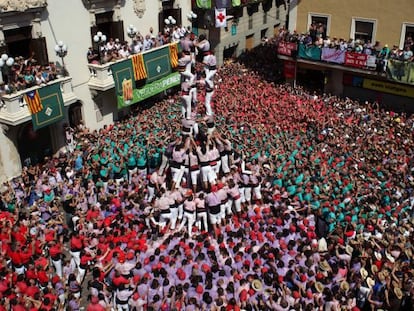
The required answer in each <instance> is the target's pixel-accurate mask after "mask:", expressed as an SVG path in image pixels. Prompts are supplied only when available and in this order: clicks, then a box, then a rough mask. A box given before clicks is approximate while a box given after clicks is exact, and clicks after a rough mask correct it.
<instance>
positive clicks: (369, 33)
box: [350, 18, 376, 42]
mask: <svg viewBox="0 0 414 311" xmlns="http://www.w3.org/2000/svg"><path fill="white" fill-rule="evenodd" d="M375 32H376V21H375V20H370V19H364V18H353V19H352V24H351V36H350V38H353V39H354V40H362V41H364V42H367V41H368V40H369V41H371V42H375Z"/></svg>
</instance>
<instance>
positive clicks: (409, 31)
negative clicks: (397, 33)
mask: <svg viewBox="0 0 414 311" xmlns="http://www.w3.org/2000/svg"><path fill="white" fill-rule="evenodd" d="M413 41H414V24H409V23H403V24H402V29H401V38H400V46H399V47H400V49H403V48H404V47H405V46H406V45H409V46H411V50H413V48H414V45H413V44H414V43H413Z"/></svg>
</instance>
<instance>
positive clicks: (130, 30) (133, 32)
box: [127, 25, 138, 39]
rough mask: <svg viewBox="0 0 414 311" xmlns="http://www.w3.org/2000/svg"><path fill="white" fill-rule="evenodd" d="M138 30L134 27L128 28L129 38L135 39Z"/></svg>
mask: <svg viewBox="0 0 414 311" xmlns="http://www.w3.org/2000/svg"><path fill="white" fill-rule="evenodd" d="M137 32H138V31H137V28H136V27H135V26H134V25H129V26H128V28H127V35H128V37H130V38H131V39H134V38H135V36H136V34H137Z"/></svg>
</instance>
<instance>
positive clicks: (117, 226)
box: [0, 34, 414, 311]
mask: <svg viewBox="0 0 414 311" xmlns="http://www.w3.org/2000/svg"><path fill="white" fill-rule="evenodd" d="M180 40H182V44H181V45H182V47H183V52H182V55H181V56H180V60H179V66H180V67H179V68H180V72H181V76H182V83H181V91H180V92H179V94H174V95H170V96H169V97H168V98H166V99H163V100H160V101H158V102H156V103H154V104H153V105H152V106H151V107H149V108H146V109H137V110H136V111H133V112H131V114H130V115H129V116H128V117H127V118H125V119H124V120H121V121H116V122H114V123H113V124H110V125H108V126H105V127H103V128H102V129H99V130H90V129H88V128H87V127H85V126H84V125H82V124H81V125H80V126H78V127H77V128H75V129H70V128H69V127H67V130H66V134H67V136H66V138H67V148H66V150H65V151H62V152H60V153H58V154H57V155H55V156H53V157H51V158H47V159H45V160H44V162H42V163H41V164H38V165H33V166H29V167H24V168H23V171H22V175H21V177H19V178H15V179H13V180H11V181H10V182H9V183H5V184H4V185H3V189H2V192H1V193H2V195H1V201H0V207H1V212H0V222H1V226H0V237H1V253H0V297H1V303H0V310H13V311H20V310H72V311H77V310H80V308H81V307H84V308H85V309H86V310H88V311H93V310H135V311H138V310H163V311H167V310H186V311H190V310H216V311H218V310H220V311H221V310H226V311H230V310H310V311H311V310H312V311H313V310H332V311H339V310H347V311H358V310H407V311H408V310H412V309H413V297H414V282H413V280H414V276H413V273H414V270H413V267H414V266H413V264H414V262H413V255H412V252H413V243H414V240H413V237H414V233H413V231H414V230H413V229H414V227H413V225H414V222H413V205H414V192H413V188H414V177H413V171H414V167H413V164H414V162H413V159H414V157H413V152H414V142H413V130H414V119H413V117H412V116H409V115H406V114H404V113H396V112H393V111H384V110H382V109H381V108H380V107H379V105H378V104H377V103H368V102H366V103H359V102H357V101H354V100H351V99H349V98H339V97H336V96H330V95H327V94H314V93H309V92H307V91H306V90H304V89H303V88H301V87H296V88H293V87H292V86H290V85H276V84H275V83H273V82H268V81H267V80H266V79H263V77H262V76H261V75H259V74H258V73H257V72H256V71H253V70H250V69H248V68H247V67H246V66H245V65H243V64H240V63H238V62H234V63H233V62H231V63H226V64H225V65H223V66H222V67H220V68H217V67H216V66H217V64H215V57H214V51H212V50H211V48H210V45H209V42H208V39H207V38H206V37H205V36H200V37H199V38H197V40H196V41H193V40H192V38H191V37H190V36H186V35H185V34H183V35H182V36H181V38H180ZM261 48H266V47H265V46H263V47H258V49H259V50H260V49H261ZM196 51H197V52H198V55H199V56H198V57H199V61H200V62H198V61H196V57H195V55H194V54H195V53H196ZM255 53H258V52H257V51H256V52H255ZM251 55H253V56H256V55H260V53H259V54H249V53H247V54H246V55H245V56H244V57H245V60H249V63H252V62H253V61H252V60H251V59H249V57H250V56H251ZM255 62H256V63H257V65H256V67H260V64H261V63H260V59H259V58H257V57H256V58H255ZM137 105H138V107H139V104H137Z"/></svg>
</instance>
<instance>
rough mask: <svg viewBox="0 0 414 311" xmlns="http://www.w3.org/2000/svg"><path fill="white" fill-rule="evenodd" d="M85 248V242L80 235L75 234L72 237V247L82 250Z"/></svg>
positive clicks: (72, 248)
mask: <svg viewBox="0 0 414 311" xmlns="http://www.w3.org/2000/svg"><path fill="white" fill-rule="evenodd" d="M82 248H83V242H82V239H81V238H80V237H76V236H73V237H72V238H71V239H70V249H71V250H81V249H82Z"/></svg>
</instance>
